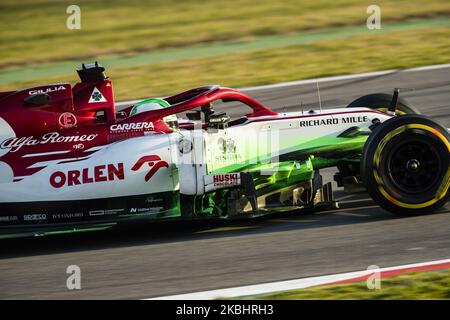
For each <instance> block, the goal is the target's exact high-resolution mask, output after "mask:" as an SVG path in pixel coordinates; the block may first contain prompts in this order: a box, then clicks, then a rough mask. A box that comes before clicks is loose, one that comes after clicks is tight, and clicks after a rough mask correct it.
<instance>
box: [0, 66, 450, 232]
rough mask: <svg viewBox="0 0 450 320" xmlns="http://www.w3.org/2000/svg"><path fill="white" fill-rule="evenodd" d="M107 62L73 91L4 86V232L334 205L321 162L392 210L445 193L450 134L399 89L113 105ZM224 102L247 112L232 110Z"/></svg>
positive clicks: (194, 92)
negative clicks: (290, 104) (343, 100)
mask: <svg viewBox="0 0 450 320" xmlns="http://www.w3.org/2000/svg"><path fill="white" fill-rule="evenodd" d="M104 70H105V69H104V68H103V67H102V66H101V65H99V64H97V63H95V64H89V65H82V67H80V68H79V69H78V70H77V72H78V74H79V76H80V78H81V82H79V83H77V84H76V85H75V86H74V87H73V88H72V87H71V85H70V84H67V83H66V84H56V85H46V86H40V87H34V88H28V89H24V90H20V91H12V92H1V93H0V233H1V234H2V235H3V237H6V236H12V235H15V236H17V235H25V234H28V235H30V234H35V235H41V234H49V233H53V232H64V231H68V232H69V231H70V232H72V231H79V230H86V229H96V228H107V227H110V226H113V225H116V224H118V223H121V222H125V221H134V220H136V221H142V220H151V219H154V220H155V219H156V220H165V219H207V218H229V219H231V218H244V217H255V216H260V215H264V214H268V213H274V212H287V211H293V210H299V209H301V210H324V209H327V208H335V207H336V201H334V199H333V192H332V188H331V182H328V183H325V184H324V183H322V178H321V175H320V172H319V170H320V169H323V168H328V167H337V168H338V169H339V171H338V173H337V174H336V176H335V179H336V181H337V182H338V185H345V184H346V183H349V182H350V181H353V182H354V183H361V181H362V182H363V183H364V186H365V188H366V190H367V192H368V193H369V194H370V196H371V197H372V198H373V199H374V200H375V201H376V203H378V204H379V205H380V206H382V207H383V208H385V209H387V210H389V211H391V212H393V213H396V214H399V215H417V214H426V213H431V212H433V211H435V210H436V209H438V208H440V207H441V206H443V204H444V203H445V202H446V201H447V199H448V197H449V181H450V169H449V152H450V144H449V138H450V137H449V132H448V130H447V129H446V128H444V127H442V126H441V125H439V124H437V123H436V122H434V121H432V120H430V119H429V118H427V117H425V116H422V115H418V114H415V113H417V111H416V110H415V109H414V108H412V107H410V106H409V105H408V104H407V103H406V102H405V101H404V100H403V99H401V98H400V97H399V96H398V94H399V92H398V90H396V91H394V94H393V95H391V94H373V95H368V96H364V97H361V98H360V99H358V100H356V101H354V102H352V103H350V104H349V106H348V107H347V108H341V109H329V110H323V111H322V110H310V111H301V112H292V113H277V112H274V111H272V110H270V109H268V108H267V107H265V106H264V105H262V104H261V103H259V102H258V101H256V100H254V99H253V98H251V97H249V96H247V95H245V94H244V93H242V92H239V91H237V90H233V89H229V88H223V87H218V86H205V87H200V88H195V89H191V90H188V91H186V92H183V93H180V94H177V95H174V96H171V97H167V98H165V99H147V100H144V101H142V102H141V103H137V104H135V105H132V106H129V107H127V108H125V109H123V110H121V111H116V110H115V103H114V97H113V89H112V83H111V81H110V80H109V79H108V78H107V77H106V76H105V74H104ZM230 102H231V105H236V103H239V105H240V108H239V109H238V111H241V110H243V109H244V108H248V109H249V110H250V111H249V112H248V113H244V112H242V114H241V115H240V116H237V117H230V114H231V113H230V112H227V111H228V110H227V106H229V105H230V104H229V103H230ZM213 103H214V108H213V106H212V104H213ZM217 103H220V104H221V105H222V109H223V110H221V111H217V108H216V104H217ZM235 109H236V108H235V107H234V109H233V110H235ZM411 113H412V114H411ZM182 118H183V119H182ZM185 118H187V119H185Z"/></svg>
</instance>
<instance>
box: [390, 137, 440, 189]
mask: <svg viewBox="0 0 450 320" xmlns="http://www.w3.org/2000/svg"><path fill="white" fill-rule="evenodd" d="M441 165H442V164H441V158H440V156H439V152H438V150H436V148H435V147H434V146H432V145H430V144H427V143H425V142H424V141H420V140H409V141H404V142H402V143H399V144H397V145H396V146H395V147H394V148H392V149H391V152H390V155H389V157H388V166H387V169H388V172H389V175H390V180H391V181H392V183H393V185H394V186H395V187H396V188H398V190H399V191H401V192H403V193H407V194H417V195H419V194H420V195H422V194H424V193H427V192H428V191H429V190H430V189H433V187H435V186H436V185H437V184H438V183H439V182H440V176H439V172H440V171H441Z"/></svg>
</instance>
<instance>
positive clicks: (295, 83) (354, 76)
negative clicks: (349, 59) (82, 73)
mask: <svg viewBox="0 0 450 320" xmlns="http://www.w3.org/2000/svg"><path fill="white" fill-rule="evenodd" d="M447 68H450V64H437V65H432V66H425V67H417V68H410V69H392V70H385V71H375V72H367V73H358V74H348V75H343V76H335V77H325V78H317V79H306V80H297V81H289V82H280V83H274V84H268V85H262V86H255V87H245V88H239V89H238V90H241V91H258V90H267V89H275V88H286V87H291V86H298V85H306V84H312V83H317V82H319V83H324V82H331V81H342V80H353V79H359V78H369V77H378V76H383V75H388V74H393V73H396V72H401V73H408V72H420V71H430V70H439V69H447ZM142 100H144V98H143V99H138V100H128V101H121V102H118V103H116V106H117V107H123V106H128V105H132V104H134V103H136V102H139V101H142Z"/></svg>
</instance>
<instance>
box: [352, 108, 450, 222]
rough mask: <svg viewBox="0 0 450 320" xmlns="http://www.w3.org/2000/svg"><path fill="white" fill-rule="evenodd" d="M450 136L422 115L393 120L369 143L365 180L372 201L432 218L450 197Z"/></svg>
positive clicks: (363, 172)
mask: <svg viewBox="0 0 450 320" xmlns="http://www.w3.org/2000/svg"><path fill="white" fill-rule="evenodd" d="M449 140H450V135H449V133H448V131H447V129H446V128H444V127H442V126H441V125H439V124H437V123H436V122H434V121H432V120H430V119H429V118H426V117H425V116H419V115H405V116H402V117H394V118H392V119H389V120H387V121H385V122H384V123H383V124H381V125H380V126H379V127H378V128H377V129H376V130H375V132H374V133H373V134H372V135H371V136H370V137H369V139H368V140H367V142H366V144H365V146H364V150H363V155H362V159H361V176H362V179H363V182H364V185H365V187H366V189H367V191H368V193H369V194H370V196H371V197H372V198H373V199H374V200H375V201H376V202H377V203H378V204H379V205H380V206H381V207H383V208H385V209H386V210H388V211H390V212H392V213H395V214H398V215H403V216H411V215H420V214H428V213H431V212H433V211H435V210H437V209H439V208H440V207H442V206H443V205H444V204H445V203H446V202H447V200H448V197H449V184H450V167H449V165H450V158H449V154H450V143H449Z"/></svg>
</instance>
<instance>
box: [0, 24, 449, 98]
mask: <svg viewBox="0 0 450 320" xmlns="http://www.w3.org/2000/svg"><path fill="white" fill-rule="evenodd" d="M449 52H450V28H431V29H417V30H406V31H395V32H390V33H376V32H374V33H371V32H369V33H367V35H363V36H362V35H360V36H353V37H349V38H345V39H339V40H333V41H327V40H323V41H319V42H316V43H312V44H307V45H296V46H287V47H282V48H276V49H272V50H256V51H249V52H245V53H237V54H227V55H221V56H215V57H210V58H194V59H186V60H181V61H176V62H170V63H169V62H168V63H157V64H151V65H147V66H140V67H135V68H129V69H112V70H109V71H108V74H109V75H110V77H111V78H112V80H113V81H114V90H115V95H116V99H117V100H122V99H133V98H139V97H149V96H161V95H167V94H171V93H176V92H178V91H180V90H185V89H187V88H191V87H193V86H200V85H205V84H221V85H224V86H230V87H240V86H248V85H258V84H267V83H275V82H280V81H289V80H296V79H302V78H312V77H319V76H332V75H339V74H347V73H358V72H369V71H376V70H386V69H397V68H408V67H414V66H423V65H431V64H441V63H449V62H450V56H449ZM66 81H71V82H76V81H77V76H76V73H75V72H72V73H71V74H67V75H62V76H58V77H51V78H46V79H45V83H57V82H66ZM40 83H42V81H37V80H34V81H24V82H15V83H8V84H0V90H1V91H6V90H14V89H17V88H21V87H27V86H31V85H35V84H40Z"/></svg>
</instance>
